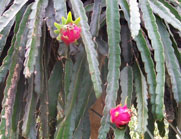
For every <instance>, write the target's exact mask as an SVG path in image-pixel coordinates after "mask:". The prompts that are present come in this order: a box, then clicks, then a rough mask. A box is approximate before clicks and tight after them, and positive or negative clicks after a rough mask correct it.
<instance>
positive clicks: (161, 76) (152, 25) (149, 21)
mask: <svg viewBox="0 0 181 139" xmlns="http://www.w3.org/2000/svg"><path fill="white" fill-rule="evenodd" d="M140 7H141V11H142V12H143V20H144V22H145V27H146V29H147V31H148V36H149V38H150V40H151V43H152V47H153V49H154V60H155V62H156V72H157V75H156V82H157V84H156V90H155V93H156V99H155V104H156V110H155V113H156V118H157V119H158V120H161V119H162V118H163V106H164V85H165V66H164V49H163V44H162V42H161V38H160V34H159V32H158V27H157V24H156V19H155V16H154V15H153V12H152V9H151V7H150V5H149V2H148V0H142V1H140Z"/></svg>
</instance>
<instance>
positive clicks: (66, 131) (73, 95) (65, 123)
mask: <svg viewBox="0 0 181 139" xmlns="http://www.w3.org/2000/svg"><path fill="white" fill-rule="evenodd" d="M84 63H85V56H84V55H82V54H80V55H79V57H78V58H77V59H76V63H75V64H74V66H73V73H72V78H71V84H70V87H69V93H68V96H67V101H66V104H65V112H64V115H65V117H64V119H63V120H62V122H61V123H60V124H59V125H58V128H57V131H56V133H55V136H54V138H55V139H61V138H71V137H72V136H73V131H74V128H75V116H76V115H77V114H78V113H76V111H75V109H74V107H75V106H76V105H75V103H76V100H77V96H78V94H79V89H80V87H81V86H80V85H81V81H82V79H83V74H82V73H83V72H84V70H85V67H84V65H85V64H84Z"/></svg>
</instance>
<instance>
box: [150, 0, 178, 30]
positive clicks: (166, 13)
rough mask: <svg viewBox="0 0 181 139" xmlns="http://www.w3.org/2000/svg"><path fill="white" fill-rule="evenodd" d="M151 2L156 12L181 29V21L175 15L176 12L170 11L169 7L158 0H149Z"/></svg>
mask: <svg viewBox="0 0 181 139" xmlns="http://www.w3.org/2000/svg"><path fill="white" fill-rule="evenodd" d="M149 3H150V6H151V8H152V10H153V12H154V13H156V14H158V15H159V16H160V17H161V18H162V19H164V20H165V21H166V22H168V23H169V24H171V25H172V26H173V27H175V28H176V29H178V30H180V31H181V22H180V21H179V20H178V19H177V18H176V17H175V15H174V14H172V13H171V12H170V10H169V9H168V8H167V7H165V6H164V5H163V4H162V3H161V2H159V1H157V0H152V1H150V0H149Z"/></svg>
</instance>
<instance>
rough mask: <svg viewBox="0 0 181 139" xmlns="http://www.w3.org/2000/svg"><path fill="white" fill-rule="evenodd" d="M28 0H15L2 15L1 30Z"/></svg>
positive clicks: (0, 20)
mask: <svg viewBox="0 0 181 139" xmlns="http://www.w3.org/2000/svg"><path fill="white" fill-rule="evenodd" d="M27 1H28V0H15V1H14V3H13V5H11V7H10V8H9V10H7V11H6V12H4V13H3V14H2V15H1V16H0V32H1V31H2V30H3V29H4V27H6V26H7V25H8V23H9V22H10V21H11V20H12V19H13V18H14V17H15V16H16V14H17V13H18V11H19V10H20V9H21V8H22V7H23V6H24V4H25V3H26V2H27Z"/></svg>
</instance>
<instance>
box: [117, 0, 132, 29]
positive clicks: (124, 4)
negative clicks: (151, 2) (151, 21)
mask: <svg viewBox="0 0 181 139" xmlns="http://www.w3.org/2000/svg"><path fill="white" fill-rule="evenodd" d="M118 4H119V5H120V7H121V9H122V10H123V12H124V16H125V19H126V20H127V22H128V25H129V26H130V15H129V14H130V11H129V5H128V2H127V1H126V0H118Z"/></svg>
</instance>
